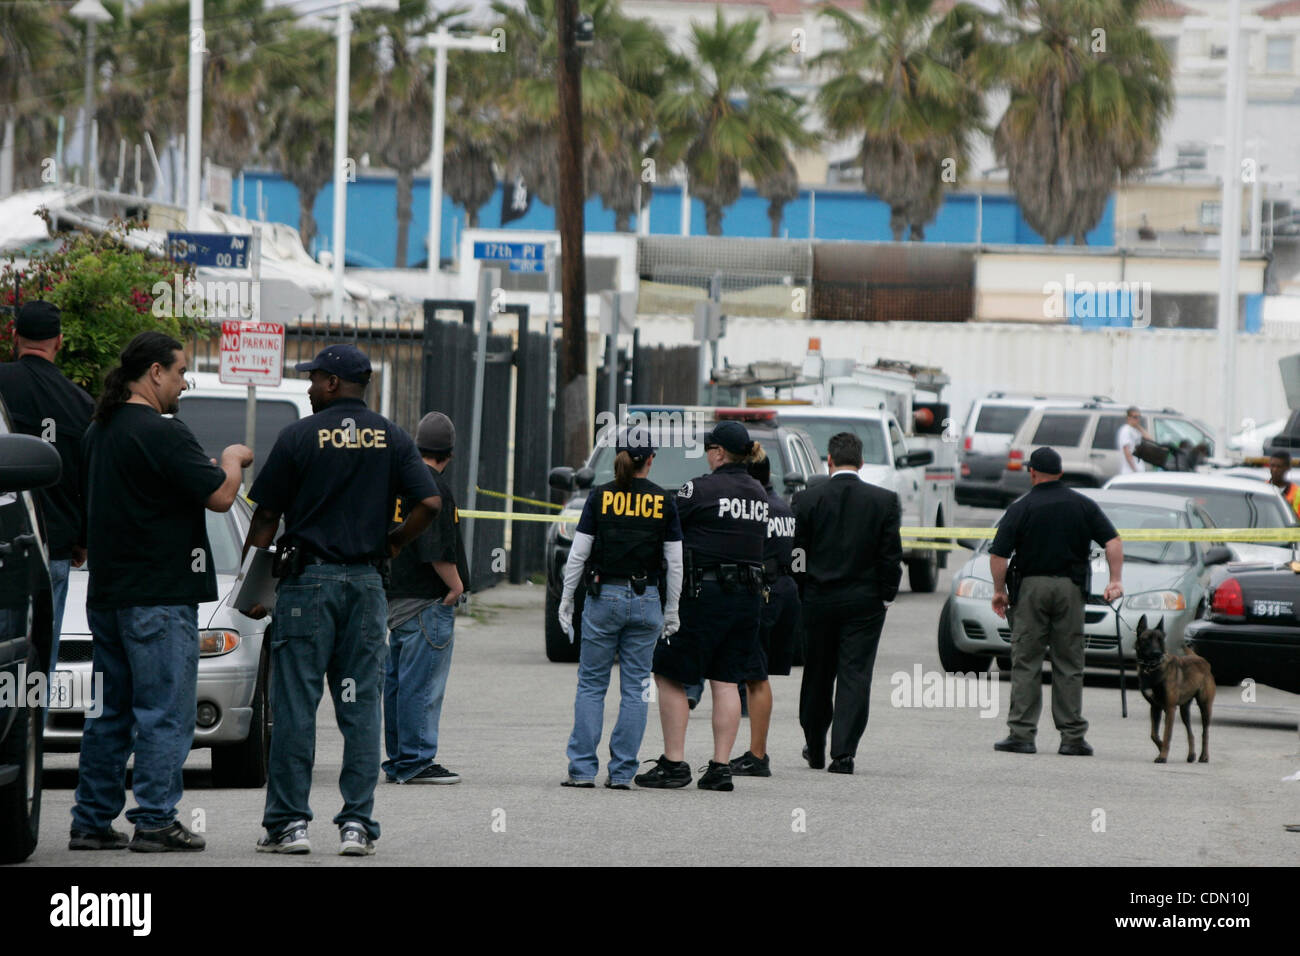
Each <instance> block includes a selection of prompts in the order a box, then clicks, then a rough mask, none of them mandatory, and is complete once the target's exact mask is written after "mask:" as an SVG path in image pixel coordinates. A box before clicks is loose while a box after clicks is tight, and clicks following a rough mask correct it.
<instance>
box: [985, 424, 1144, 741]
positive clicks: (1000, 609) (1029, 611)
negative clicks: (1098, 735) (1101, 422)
mask: <svg viewBox="0 0 1300 956" xmlns="http://www.w3.org/2000/svg"><path fill="white" fill-rule="evenodd" d="M1061 471H1062V469H1061V456H1060V455H1059V454H1057V453H1056V451H1054V450H1053V449H1051V448H1048V447H1046V446H1044V447H1042V448H1038V449H1035V451H1034V453H1033V454H1032V455H1030V456H1029V480H1030V483H1031V485H1032V487H1031V488H1030V489H1029V493H1028V494H1027V495H1025V496H1024V497H1022V498H1018V499H1017V500H1016V501H1015V502H1013V503H1012V504H1011V506H1010V507H1009V508H1007V511H1006V514H1005V515H1003V517H1002V521H1001V522H1000V523H999V524H998V531H997V535H996V536H995V537H994V539H993V545H992V547H991V548H990V549H989V550H990V552H991V557H990V559H989V566H990V570H991V571H992V573H993V611H994V613H996V614H997V615H998V617H1006V616H1007V610H1008V608H1011V610H1012V614H1011V618H1010V620H1011V709H1010V713H1009V714H1008V715H1007V727H1008V729H1009V730H1010V733H1009V734H1008V736H1007V737H1006V739H1004V740H999V741H998V742H997V743H995V744H994V745H993V749H994V750H1002V751H1009V752H1011V753H1018V754H1032V753H1035V752H1037V747H1036V746H1035V745H1034V737H1035V735H1037V733H1038V716H1039V714H1040V712H1041V711H1042V706H1043V682H1042V671H1043V652H1044V651H1045V650H1046V649H1047V648H1048V647H1049V646H1050V647H1051V649H1052V720H1053V721H1054V722H1055V723H1056V729H1057V730H1059V731H1060V733H1061V746H1060V748H1059V749H1058V750H1057V753H1061V754H1065V755H1066V756H1071V757H1075V756H1077V757H1090V756H1092V747H1091V746H1089V744H1088V742H1087V741H1086V740H1084V734H1085V733H1086V732H1087V730H1088V722H1087V721H1086V720H1084V719H1083V664H1084V653H1083V604H1084V596H1085V593H1086V589H1087V586H1088V571H1089V567H1088V551H1089V542H1091V541H1096V542H1097V543H1098V544H1100V545H1102V547H1104V548H1105V550H1106V563H1107V564H1108V565H1109V566H1110V583H1109V584H1107V585H1106V591H1105V594H1104V597H1105V599H1106V600H1107V601H1113V600H1115V599H1116V598H1118V597H1122V596H1123V595H1124V588H1123V586H1122V585H1121V584H1120V574H1121V571H1122V569H1123V566H1124V546H1123V543H1122V542H1121V541H1120V539H1119V535H1118V534H1117V533H1116V531H1115V527H1114V525H1112V524H1111V523H1110V519H1108V518H1107V517H1106V516H1105V515H1104V514H1103V513H1102V510H1101V508H1100V507H1098V505H1097V503H1096V502H1095V501H1093V500H1092V499H1091V498H1088V497H1085V496H1084V495H1081V494H1079V493H1078V492H1077V491H1075V490H1074V489H1073V488H1068V487H1066V486H1065V485H1063V484H1061ZM1013 554H1014V555H1015V570H1014V572H1013V575H1012V577H1013V578H1014V579H1015V580H1013V581H1012V582H1011V592H1010V593H1009V592H1008V574H1007V559H1008V558H1010V557H1011V556H1012V555H1013ZM1017 581H1018V582H1019V583H1018V586H1017V583H1016V582H1017Z"/></svg>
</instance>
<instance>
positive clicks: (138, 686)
mask: <svg viewBox="0 0 1300 956" xmlns="http://www.w3.org/2000/svg"><path fill="white" fill-rule="evenodd" d="M88 617H89V619H90V633H91V636H92V637H93V638H94V658H93V664H92V668H93V670H94V671H95V672H96V673H101V674H103V675H104V690H103V697H104V700H103V711H102V713H101V714H100V715H99V716H98V717H93V718H90V719H88V720H87V721H86V729H85V733H84V734H83V735H82V738H81V762H80V765H79V768H78V770H79V772H78V779H77V795H76V803H75V805H74V806H73V808H72V825H73V826H74V827H75V828H76V829H78V830H87V831H99V830H106V829H108V827H109V826H110V825H111V824H112V822H113V821H114V820H116V819H117V815H118V814H119V813H121V812H122V807H124V806H125V805H126V761H127V758H128V757H129V756H131V753H132V751H134V752H135V772H134V777H133V783H132V786H131V790H132V792H133V793H134V794H135V802H136V806H134V807H132V808H131V809H130V810H128V811H127V812H126V818H127V820H129V821H130V822H131V823H134V824H135V825H136V827H137V828H138V829H141V830H158V829H162V828H163V827H167V826H170V825H171V824H172V821H174V820H175V819H176V804H177V803H179V802H180V799H181V795H182V794H183V793H184V784H183V779H182V776H181V768H182V767H183V766H184V764H185V758H186V757H188V756H189V754H190V745H191V744H192V743H193V741H194V710H195V706H196V703H197V701H196V698H197V689H198V669H199V628H198V609H197V608H196V607H195V605H193V604H177V605H163V606H155V607H127V608H120V609H118V610H112V611H95V610H91V611H89V613H88Z"/></svg>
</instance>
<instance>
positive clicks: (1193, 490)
mask: <svg viewBox="0 0 1300 956" xmlns="http://www.w3.org/2000/svg"><path fill="white" fill-rule="evenodd" d="M1106 487H1107V488H1115V489H1119V490H1123V491H1154V492H1158V493H1162V494H1171V495H1185V496H1187V497H1188V498H1190V499H1191V500H1192V501H1194V502H1195V503H1196V504H1198V505H1200V506H1201V507H1202V508H1204V509H1205V510H1206V512H1208V513H1209V515H1210V518H1211V519H1212V520H1213V521H1214V524H1215V526H1216V527H1219V528H1294V527H1296V525H1297V522H1296V515H1295V512H1294V511H1292V510H1291V508H1290V507H1289V506H1288V505H1287V503H1286V501H1285V500H1284V499H1283V498H1282V495H1281V494H1279V493H1278V490H1277V489H1276V488H1274V487H1273V486H1272V485H1269V484H1263V485H1262V486H1261V483H1260V482H1258V481H1254V480H1252V479H1250V478H1234V477H1231V476H1228V475H1220V474H1216V473H1214V472H1210V473H1208V474H1198V473H1195V472H1179V471H1145V472H1140V473H1138V474H1133V475H1116V476H1115V477H1114V478H1112V479H1111V480H1110V481H1108V482H1106ZM1223 543H1224V544H1226V545H1227V546H1228V547H1229V549H1231V551H1232V559H1233V560H1234V561H1250V562H1256V561H1262V562H1268V563H1272V562H1277V561H1290V560H1291V559H1292V558H1294V557H1295V556H1296V547H1295V545H1293V544H1288V543H1284V542H1278V543H1277V544H1268V543H1265V542H1249V541H1230V540H1227V539H1225V540H1224V542H1223Z"/></svg>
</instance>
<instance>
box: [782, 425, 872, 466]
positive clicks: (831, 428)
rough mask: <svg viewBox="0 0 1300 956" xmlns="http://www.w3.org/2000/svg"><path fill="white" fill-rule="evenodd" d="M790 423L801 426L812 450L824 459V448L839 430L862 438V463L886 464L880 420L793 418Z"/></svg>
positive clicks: (797, 426)
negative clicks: (810, 441)
mask: <svg viewBox="0 0 1300 956" xmlns="http://www.w3.org/2000/svg"><path fill="white" fill-rule="evenodd" d="M790 424H791V425H794V426H795V427H796V428H802V429H803V430H804V431H806V432H807V433H808V437H809V438H811V439H812V442H813V450H814V451H815V452H816V453H817V457H818V458H819V459H820V460H822V461H825V460H826V448H827V446H829V445H830V441H831V437H832V436H833V435H838V434H839V433H840V432H852V433H853V434H854V435H857V436H858V438H860V439H862V463H863V464H864V465H887V464H889V457H888V455H887V453H886V452H885V432H884V429H882V428H881V427H880V422H873V421H855V420H854V419H851V418H802V417H800V418H794V419H791V420H790Z"/></svg>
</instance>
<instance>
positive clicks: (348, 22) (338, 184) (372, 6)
mask: <svg viewBox="0 0 1300 956" xmlns="http://www.w3.org/2000/svg"><path fill="white" fill-rule="evenodd" d="M353 7H356V8H357V9H359V10H384V11H388V12H390V13H395V12H397V10H398V0H343V2H342V3H340V4H339V25H338V52H337V56H336V58H335V59H336V67H335V77H334V237H333V243H332V245H333V247H334V294H333V296H332V298H331V299H330V308H331V310H332V312H333V315H334V318H335V319H338V318H340V317H341V316H342V314H343V262H344V260H345V259H346V258H347V234H348V221H347V215H348V213H347V195H348V194H347V189H348V185H347V176H346V175H344V172H343V164H344V163H345V162H346V161H347V152H348V84H349V83H350V81H351V73H352V8H353Z"/></svg>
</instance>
